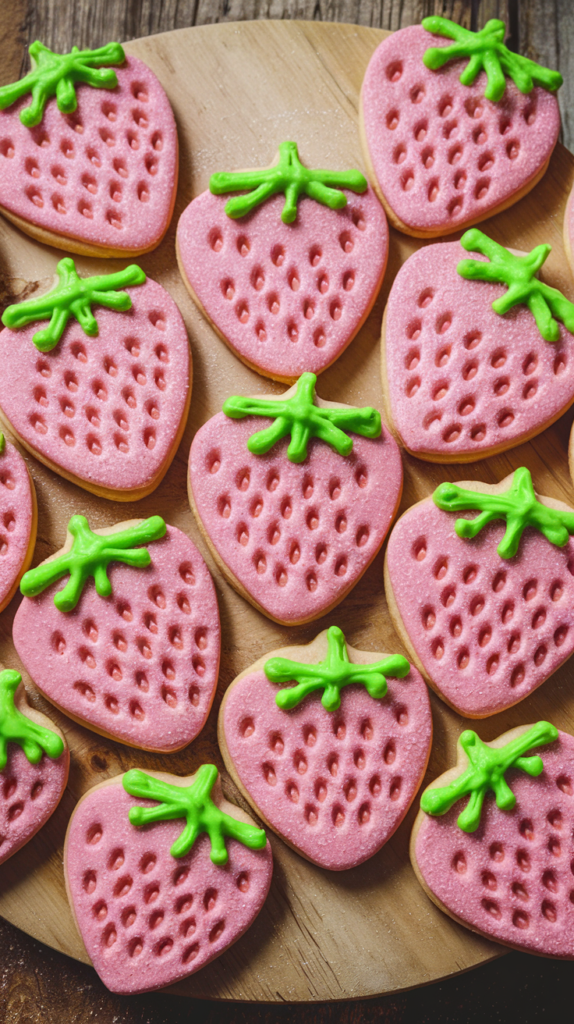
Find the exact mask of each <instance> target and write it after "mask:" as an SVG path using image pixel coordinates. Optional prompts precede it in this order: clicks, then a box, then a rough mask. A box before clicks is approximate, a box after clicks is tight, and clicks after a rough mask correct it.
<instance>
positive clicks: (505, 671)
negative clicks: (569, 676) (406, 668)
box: [385, 467, 574, 718]
mask: <svg viewBox="0 0 574 1024" xmlns="http://www.w3.org/2000/svg"><path fill="white" fill-rule="evenodd" d="M461 512H462V517H461V516H460V513H461ZM477 513H479V514H478V515H477ZM499 520H504V522H503V523H500V522H499ZM572 534H574V511H573V510H572V509H570V508H568V506H567V505H564V504H562V502H559V501H555V500H554V499H552V498H545V497H539V496H537V495H536V494H535V492H534V488H533V485H532V477H531V476H530V473H529V471H528V470H527V469H525V468H524V467H522V468H521V469H517V470H516V472H515V473H514V474H513V475H512V476H510V477H507V478H506V480H503V481H502V482H501V483H499V484H495V485H490V484H483V483H476V482H475V481H472V482H461V483H459V484H451V483H445V484H441V485H440V487H438V488H437V489H436V491H435V492H434V494H433V495H432V497H429V498H425V499H424V501H420V502H419V503H418V504H417V505H413V506H412V508H410V509H409V510H408V511H407V512H405V513H404V515H403V516H401V518H400V519H399V520H398V522H397V523H396V525H395V527H394V529H393V531H392V533H391V536H390V537H389V543H388V546H387V553H386V560H385V593H386V597H387V601H388V604H389V611H390V613H391V616H392V618H393V622H394V624H395V627H396V629H397V631H398V633H399V636H401V637H402V639H403V641H404V643H405V644H406V647H407V650H408V651H409V652H410V656H411V659H412V661H413V662H414V663H415V665H417V667H418V668H419V669H420V671H421V672H422V673H423V675H424V676H425V677H426V679H427V680H428V681H429V682H430V684H431V686H432V687H433V688H434V689H435V690H436V691H437V693H438V694H439V696H440V697H442V699H443V700H445V701H446V702H447V704H450V705H451V706H452V707H454V708H455V709H456V710H457V711H459V712H460V714H462V715H466V716H468V717H470V718H484V717H486V716H487V715H493V714H495V713H496V712H498V711H502V710H503V709H504V708H508V707H510V706H511V705H512V704H516V703H517V702H518V701H520V700H522V698H523V697H526V696H527V695H528V694H529V693H531V692H532V690H534V689H536V687H537V686H540V684H541V683H543V682H544V680H545V679H547V678H548V676H550V675H551V674H552V673H553V672H555V671H556V669H557V668H558V667H559V666H560V665H561V664H562V663H563V662H564V661H565V660H566V659H567V658H569V657H570V655H571V654H572V651H573V650H574V577H573V575H572V570H573V568H574V541H573V540H571V539H570V535H572Z"/></svg>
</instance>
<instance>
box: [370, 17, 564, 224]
mask: <svg viewBox="0 0 574 1024" xmlns="http://www.w3.org/2000/svg"><path fill="white" fill-rule="evenodd" d="M450 44H451V40H447V39H444V38H441V37H439V36H434V35H431V34H430V33H429V32H425V30H424V29H423V28H422V26H420V25H413V26H411V27H409V28H405V29H401V31H400V32H394V33H393V34H392V35H391V36H389V37H388V38H387V39H385V40H383V42H382V43H381V44H380V45H379V46H378V47H377V49H376V50H375V52H374V54H373V56H372V57H371V60H370V62H369V66H368V68H367V71H366V74H365V78H364V81H363V91H362V102H363V117H364V124H365V132H366V136H367V144H368V149H369V154H370V158H371V164H372V166H373V170H374V173H375V176H376V179H377V181H378V183H379V186H380V188H381V190H382V192H383V195H384V196H385V199H386V200H387V202H388V203H389V206H390V207H391V208H392V210H393V211H394V213H395V215H396V216H397V217H398V218H399V219H400V220H401V221H402V222H403V224H406V225H408V226H409V227H410V228H412V229H413V230H420V231H433V230H439V229H440V228H444V230H445V231H446V232H449V231H456V229H457V227H458V226H459V225H460V224H463V223H466V222H468V221H471V220H474V219H478V218H486V217H488V215H489V212H490V211H491V210H492V209H493V208H494V207H496V206H499V205H500V204H501V203H503V202H505V201H506V200H508V199H509V198H510V197H511V196H512V195H513V193H515V192H517V191H518V190H519V189H521V188H522V187H523V186H524V185H526V184H527V182H528V181H530V179H531V178H533V177H534V176H535V175H536V174H537V173H538V171H540V170H541V169H542V167H543V166H544V164H545V163H546V161H547V160H548V159H549V157H550V154H551V153H552V150H553V149H554V146H555V145H556V142H557V139H558V132H559V129H560V114H559V110H558V102H557V100H556V97H555V96H554V95H552V93H550V92H547V91H546V90H545V89H542V88H540V87H538V86H536V87H535V88H534V89H533V90H532V92H531V93H530V94H529V95H526V96H525V95H523V94H522V93H521V92H519V90H518V89H517V87H516V86H515V85H514V82H512V81H511V80H510V79H509V78H507V79H506V89H505V92H504V95H503V97H502V99H501V100H500V101H499V102H498V103H492V102H491V101H490V100H487V99H485V96H484V90H485V87H486V76H485V74H484V72H481V73H480V74H479V76H478V78H477V79H476V81H475V83H474V85H472V86H464V85H461V83H460V82H459V76H460V74H461V72H462V71H463V70H464V68H465V66H466V64H467V63H468V62H467V61H466V60H462V61H452V62H449V63H448V64H446V65H445V66H444V67H443V68H442V69H441V70H440V71H430V70H428V69H427V68H426V67H425V66H424V64H423V60H422V58H423V54H424V53H425V50H427V49H428V48H429V47H441V46H448V45H450Z"/></svg>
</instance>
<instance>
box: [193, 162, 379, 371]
mask: <svg viewBox="0 0 574 1024" xmlns="http://www.w3.org/2000/svg"><path fill="white" fill-rule="evenodd" d="M279 151H280V160H279V164H278V165H275V166H274V167H271V168H270V169H268V170H263V171H246V172H238V173H236V174H214V175H213V177H212V179H211V183H210V187H211V191H212V192H214V193H215V192H216V193H217V194H214V195H212V194H211V193H210V192H204V193H203V194H202V195H200V196H198V197H197V198H196V199H194V200H193V202H192V203H190V204H189V206H188V207H187V209H186V210H184V212H183V214H182V216H181V218H180V221H179V224H178V229H177V252H178V260H179V266H180V270H181V273H182V276H183V279H184V281H185V283H186V285H187V287H188V289H189V291H190V293H191V296H192V298H193V299H194V300H195V302H196V303H197V305H198V306H199V308H200V309H201V311H202V312H203V313H204V315H205V316H206V317H207V318H208V320H209V321H210V322H211V324H212V326H213V327H214V328H215V330H216V331H217V332H218V334H219V335H220V336H221V337H222V338H223V340H224V341H226V342H227V344H228V345H229V346H230V348H231V349H232V350H233V351H234V352H235V353H236V355H238V356H239V358H240V359H241V360H242V361H243V362H244V363H246V364H247V365H248V366H250V367H251V368H252V369H254V370H257V371H258V372H259V373H263V374H265V376H267V377H273V378H274V379H275V380H282V381H285V382H288V383H292V382H293V381H295V380H296V379H297V377H298V376H299V375H300V374H301V373H302V372H303V371H304V370H312V371H313V372H314V373H321V372H322V370H324V369H325V368H326V367H327V366H330V364H331V363H332V362H334V360H335V359H337V358H338V356H340V355H341V353H342V352H343V351H344V349H345V348H346V347H347V345H348V344H349V342H350V341H351V339H352V338H354V336H355V334H356V333H357V331H358V330H359V328H360V327H361V325H362V324H363V322H364V321H365V320H366V318H367V316H368V314H369V312H370V310H371V307H372V305H373V303H374V301H375V299H376V297H377V294H378V291H379V288H380V285H381V281H382V279H383V274H384V272H385V267H386V263H387V255H388V247H389V232H388V227H387V220H386V217H385V214H384V211H383V209H382V207H381V205H380V203H379V201H378V199H377V197H376V195H375V194H374V192H373V191H372V189H370V188H368V187H367V181H366V179H365V178H364V177H363V175H362V174H360V173H359V172H358V171H341V172H334V171H333V172H330V171H309V170H307V169H306V168H303V167H302V166H301V164H300V163H299V159H298V156H297V146H296V145H295V143H293V142H284V143H282V145H281V146H280V150H279ZM290 174H291V175H293V180H290V177H289V175H290ZM322 182H326V183H327V184H326V185H325V184H322ZM260 183H261V184H260ZM258 185H259V188H256V187H257V186H258ZM314 186H315V188H314ZM331 186H336V187H331ZM248 188H251V189H256V191H253V192H250V193H248V194H247V195H241V196H239V197H235V198H233V199H231V200H229V201H228V202H227V203H226V202H225V199H223V198H222V197H221V195H220V193H222V192H230V191H235V190H237V189H248ZM261 189H263V195H261V194H260V190H261ZM291 189H295V190H296V198H295V200H293V198H292V195H291ZM285 190H289V192H288V193H287V192H286V198H285V197H283V196H275V195H274V193H275V192H277V191H285ZM351 190H353V191H351ZM301 192H303V193H304V198H302V199H301V201H300V202H299V203H298V205H297V200H298V199H299V195H300V193H301ZM355 192H357V193H360V194H358V195H357V194H355ZM269 196H273V198H270V199H268V201H264V200H265V199H266V198H267V197H269ZM259 203H262V205H258V204H259ZM255 207H257V208H255ZM282 211H283V212H282Z"/></svg>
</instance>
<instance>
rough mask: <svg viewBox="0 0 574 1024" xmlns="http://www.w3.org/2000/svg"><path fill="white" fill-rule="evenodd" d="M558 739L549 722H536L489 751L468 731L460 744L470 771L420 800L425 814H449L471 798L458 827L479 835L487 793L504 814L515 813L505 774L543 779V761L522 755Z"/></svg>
mask: <svg viewBox="0 0 574 1024" xmlns="http://www.w3.org/2000/svg"><path fill="white" fill-rule="evenodd" d="M556 739H558V729H556V727H555V726H553V725H551V724H550V722H537V723H536V725H533V726H532V728H530V729H528V730H527V732H524V733H522V735H521V736H518V737H517V738H516V739H514V740H511V741H510V743H506V744H505V745H504V746H503V747H489V746H487V744H486V743H483V742H482V740H481V739H480V738H479V737H478V736H477V734H476V733H475V732H473V731H472V730H471V729H466V730H465V731H464V732H463V733H462V734H461V737H460V740H459V742H460V745H461V747H462V749H463V750H464V752H465V754H466V755H467V757H468V762H469V763H468V767H467V768H466V770H465V771H464V772H463V773H462V775H459V776H458V778H457V779H455V780H454V781H453V782H451V783H450V784H449V785H448V786H434V787H433V786H429V788H428V789H426V790H425V792H424V793H423V795H422V798H421V807H422V809H423V811H425V812H426V813H427V814H433V815H439V814H446V812H447V811H449V810H450V808H451V807H452V806H453V804H455V803H456V802H457V800H461V799H462V798H463V797H465V796H470V800H469V801H468V803H467V805H466V807H465V808H464V810H463V811H462V812H461V813H460V814H459V816H458V820H457V824H458V826H459V828H461V829H462V831H463V832H476V830H477V828H478V826H479V823H480V814H481V811H482V805H483V803H484V798H485V796H486V794H487V792H488V790H489V789H490V790H492V791H493V793H494V795H495V798H496V806H497V807H499V808H500V810H501V811H508V810H512V808H513V807H514V806H515V804H516V797H515V795H514V793H513V792H512V790H511V789H510V786H509V785H508V783H507V781H506V779H505V778H504V774H505V772H507V771H508V769H509V768H521V769H522V771H523V772H526V773H527V774H528V775H531V776H533V777H534V776H537V775H540V773H541V772H542V771H543V769H544V765H543V763H542V758H541V757H538V756H537V755H536V756H535V757H523V756H522V755H523V754H525V753H526V751H527V750H531V749H532V747H540V746H543V745H544V744H546V743H553V742H554V740H556Z"/></svg>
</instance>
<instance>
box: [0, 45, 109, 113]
mask: <svg viewBox="0 0 574 1024" xmlns="http://www.w3.org/2000/svg"><path fill="white" fill-rule="evenodd" d="M29 53H30V57H31V58H32V65H33V66H32V70H31V71H30V73H29V74H27V75H26V76H25V78H22V79H20V81H19V82H13V83H12V84H11V85H4V86H2V88H0V110H4V109H5V108H6V107H10V106H11V105H12V104H13V103H15V102H16V100H19V99H20V97H21V96H25V95H26V94H27V93H30V94H31V96H32V102H31V103H30V105H29V106H28V107H26V108H25V109H24V110H22V111H21V113H20V120H21V122H22V124H24V125H26V127H27V128H32V127H33V126H34V125H36V124H40V121H41V120H42V117H43V116H44V109H45V107H46V103H47V102H48V100H49V98H50V96H55V97H56V102H57V104H58V110H59V111H61V113H62V114H71V113H72V112H73V111H74V110H75V109H76V107H77V106H78V99H77V96H76V88H75V87H76V85H78V84H79V83H81V82H84V83H85V84H86V85H91V86H92V87H93V88H94V89H115V88H116V86H117V84H118V76H117V75H116V73H115V71H112V70H111V69H109V68H105V67H104V65H107V64H123V62H124V61H125V59H126V55H125V53H124V51H123V48H122V47H121V46H120V44H119V43H108V44H107V46H100V48H99V50H78V47H77V46H73V47H72V50H71V52H70V53H53V52H52V50H49V49H48V47H47V46H44V45H43V44H42V43H40V42H39V41H38V40H36V42H35V43H32V45H31V46H30V48H29Z"/></svg>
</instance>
